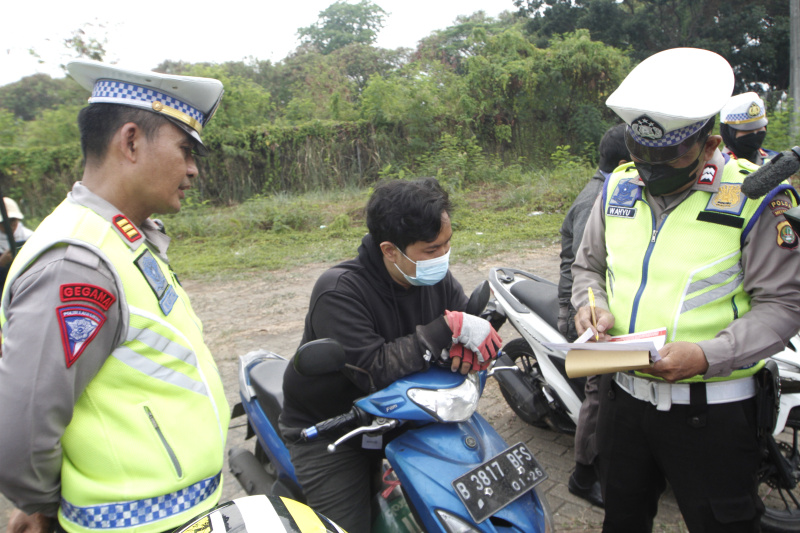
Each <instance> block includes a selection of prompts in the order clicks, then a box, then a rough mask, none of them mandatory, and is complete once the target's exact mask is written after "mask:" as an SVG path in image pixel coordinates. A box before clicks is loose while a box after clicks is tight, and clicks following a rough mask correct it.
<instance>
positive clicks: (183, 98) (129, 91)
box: [67, 59, 224, 149]
mask: <svg viewBox="0 0 800 533" xmlns="http://www.w3.org/2000/svg"><path fill="white" fill-rule="evenodd" d="M67 70H68V71H69V75H70V76H72V78H74V79H75V81H77V82H78V83H79V84H80V85H81V86H82V87H84V88H85V89H88V90H89V91H91V93H92V95H91V96H90V97H89V104H98V103H107V104H120V105H127V106H131V107H138V108H141V109H146V110H148V111H152V112H153V113H157V114H160V115H162V116H164V118H167V119H169V120H170V121H171V122H172V123H174V124H175V125H176V126H178V127H179V128H181V129H182V130H183V131H185V132H186V133H188V134H189V135H191V136H192V137H193V138H194V139H195V140H196V141H197V143H198V145H199V147H201V148H202V149H204V148H205V147H204V146H203V141H202V139H201V138H200V133H202V131H203V126H205V125H206V124H208V121H209V120H211V117H212V116H213V115H214V112H215V111H216V110H217V107H218V106H219V103H220V100H222V93H223V92H224V91H223V87H222V82H221V81H219V80H215V79H213V78H200V77H195V76H176V75H174V74H161V73H159V72H148V71H141V70H134V69H129V68H123V67H120V66H117V65H109V64H106V63H101V62H99V61H91V60H88V59H77V60H75V61H71V62H70V63H68V64H67Z"/></svg>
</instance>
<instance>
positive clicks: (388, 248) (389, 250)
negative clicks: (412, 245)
mask: <svg viewBox="0 0 800 533" xmlns="http://www.w3.org/2000/svg"><path fill="white" fill-rule="evenodd" d="M381 253H382V254H383V257H385V258H386V259H388V260H389V261H391V262H392V263H396V262H397V254H398V253H399V252H398V251H397V247H396V246H395V245H394V244H392V243H390V242H389V241H383V242H382V243H381Z"/></svg>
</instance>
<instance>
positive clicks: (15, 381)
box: [0, 182, 170, 516]
mask: <svg viewBox="0 0 800 533" xmlns="http://www.w3.org/2000/svg"><path fill="white" fill-rule="evenodd" d="M69 198H71V199H72V200H74V201H75V202H77V203H78V204H81V205H83V206H86V207H88V208H90V209H91V210H93V211H95V212H96V213H98V214H99V215H101V216H102V217H103V218H105V219H106V220H108V221H111V220H112V217H114V216H115V215H118V214H119V210H118V209H116V208H115V207H114V206H112V205H111V204H109V203H108V202H106V201H105V200H103V199H102V198H100V197H99V196H97V195H95V194H94V193H92V192H91V191H90V190H89V189H88V188H86V187H84V186H83V185H82V184H81V183H80V182H78V183H76V184H75V185H74V186H73V189H72V192H71V193H70V194H69ZM137 229H138V230H139V231H140V232H141V233H142V234H143V235H144V237H145V239H146V243H147V246H148V248H149V249H150V251H151V252H152V253H154V254H158V255H159V257H161V258H162V259H164V260H166V251H167V247H168V246H169V242H170V239H169V237H167V236H166V235H165V234H163V233H161V232H160V231H158V228H157V227H156V225H155V224H154V223H153V222H152V221H151V220H150V219H148V220H147V221H146V222H145V223H144V225H143V226H142V227H140V228H137ZM125 242H127V241H125ZM65 284H67V285H68V284H85V285H92V286H94V287H97V288H99V289H100V290H101V291H106V292H107V293H108V294H110V295H111V296H113V297H114V298H115V300H114V303H113V304H112V305H111V306H110V307H109V308H108V309H107V310H106V309H103V306H101V305H95V306H93V307H94V308H95V309H96V310H97V311H98V312H100V313H102V314H103V316H104V317H105V321H104V322H103V323H102V325H101V326H100V327H99V329H98V331H96V335H95V337H94V338H93V339H92V340H91V342H90V343H89V344H88V345H87V346H86V347H85V349H84V350H83V351H82V353H81V354H80V356H79V357H78V359H77V360H76V361H74V364H71V366H69V367H68V366H67V364H66V363H65V347H64V346H63V344H62V339H61V331H60V325H59V320H58V316H57V313H56V308H57V307H59V306H61V305H64V302H63V301H62V300H61V297H60V295H59V288H60V287H61V286H62V285H65ZM11 292H12V296H11V302H10V304H9V306H8V309H7V310H6V316H7V319H8V322H7V325H6V332H5V333H6V339H5V343H4V344H3V356H2V358H0V406H2V408H0V465H2V468H0V492H3V493H4V494H6V496H8V497H9V499H11V500H12V501H13V503H14V504H15V505H16V506H17V507H19V508H20V509H21V510H23V511H24V512H26V513H28V514H31V513H34V512H42V513H44V514H46V515H49V516H55V514H56V512H57V510H58V505H59V500H60V472H61V460H62V456H61V446H60V443H59V441H60V438H61V436H62V434H63V433H64V429H65V428H66V426H67V425H68V424H69V422H70V420H71V418H72V412H73V407H74V405H75V403H76V402H77V401H78V398H79V397H80V396H81V394H82V392H83V390H84V389H85V388H86V386H87V385H88V383H89V382H90V381H91V380H92V379H93V378H94V376H95V375H96V374H97V372H98V371H99V369H100V367H101V366H102V365H103V363H105V361H106V358H107V357H108V356H109V355H110V354H111V352H112V351H113V350H114V348H115V347H116V346H118V345H119V344H120V343H121V342H122V341H123V340H124V335H125V332H126V331H127V311H126V310H123V309H122V308H121V306H120V298H119V297H118V294H117V286H116V284H115V282H114V276H113V274H112V272H111V271H110V270H109V267H108V266H107V265H106V264H105V263H104V262H103V261H101V260H100V257H99V256H97V255H96V254H94V253H93V252H91V251H89V250H87V249H86V248H84V247H81V246H59V247H55V248H51V249H49V250H47V251H46V252H45V253H44V254H42V255H41V256H40V257H39V258H38V259H37V260H36V261H35V262H34V263H33V264H32V265H31V266H30V267H29V268H28V269H27V270H26V271H25V272H23V273H22V274H21V275H20V276H19V278H17V279H16V280H15V281H14V283H13V285H12V287H11ZM101 294H102V293H101ZM87 305H91V303H87Z"/></svg>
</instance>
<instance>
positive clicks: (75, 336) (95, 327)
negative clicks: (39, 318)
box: [56, 305, 106, 368]
mask: <svg viewBox="0 0 800 533" xmlns="http://www.w3.org/2000/svg"><path fill="white" fill-rule="evenodd" d="M56 314H57V315H58V323H59V326H60V329H61V344H62V345H63V346H64V360H65V361H66V363H67V368H69V367H71V366H72V365H73V364H74V363H75V361H77V360H78V357H80V356H81V354H82V353H83V351H84V350H85V349H86V347H87V346H89V343H90V342H92V339H94V338H95V336H96V335H97V332H98V331H100V328H101V327H103V323H104V322H105V321H106V317H105V316H104V315H103V314H102V313H100V312H99V311H97V310H96V309H93V308H91V307H89V306H86V305H62V306H61V307H56Z"/></svg>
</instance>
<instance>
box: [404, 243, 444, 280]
mask: <svg viewBox="0 0 800 533" xmlns="http://www.w3.org/2000/svg"><path fill="white" fill-rule="evenodd" d="M395 248H397V246H395ZM397 251H398V252H400V253H401V254H403V251H402V250H401V249H400V248H397ZM403 257H405V258H406V259H408V260H409V261H411V262H412V263H414V264H415V265H417V276H416V277H414V278H412V277H411V276H409V275H408V274H406V273H405V272H403V271H402V270H400V267H399V266H397V263H395V264H394V267H395V268H396V269H397V270H398V271H400V273H401V274H402V275H403V277H404V278H406V281H408V282H409V283H410V284H412V285H416V286H417V287H421V286H425V285H436V284H437V283H439V282H440V281H442V280H443V279H444V277H445V275H446V274H447V268H448V267H449V266H450V250H447V253H446V254H444V255H443V256H441V257H437V258H435V259H425V260H423V261H414V260H413V259H411V258H410V257H408V256H407V255H406V254H403Z"/></svg>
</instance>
